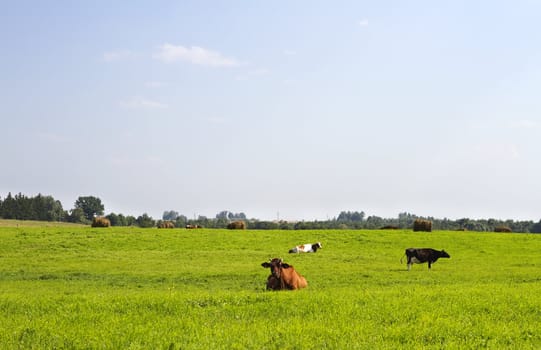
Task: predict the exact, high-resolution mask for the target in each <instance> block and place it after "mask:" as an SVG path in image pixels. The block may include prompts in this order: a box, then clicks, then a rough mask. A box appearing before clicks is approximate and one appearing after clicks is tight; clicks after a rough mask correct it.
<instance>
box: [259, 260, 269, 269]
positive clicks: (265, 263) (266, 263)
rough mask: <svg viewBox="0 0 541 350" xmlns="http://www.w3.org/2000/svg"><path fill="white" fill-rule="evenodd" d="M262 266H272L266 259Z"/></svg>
mask: <svg viewBox="0 0 541 350" xmlns="http://www.w3.org/2000/svg"><path fill="white" fill-rule="evenodd" d="M261 266H263V267H265V268H267V267H270V266H271V264H269V263H268V262H266V261H265V262H264V263H263V264H261Z"/></svg>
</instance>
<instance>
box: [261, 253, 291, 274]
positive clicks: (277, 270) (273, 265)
mask: <svg viewBox="0 0 541 350" xmlns="http://www.w3.org/2000/svg"><path fill="white" fill-rule="evenodd" d="M261 266H263V267H264V268H267V267H270V270H271V274H272V275H273V276H274V277H276V278H278V279H280V276H281V275H282V269H288V268H289V265H288V264H286V263H284V262H283V260H282V259H279V258H274V259H271V260H270V261H269V262H264V263H262V264H261Z"/></svg>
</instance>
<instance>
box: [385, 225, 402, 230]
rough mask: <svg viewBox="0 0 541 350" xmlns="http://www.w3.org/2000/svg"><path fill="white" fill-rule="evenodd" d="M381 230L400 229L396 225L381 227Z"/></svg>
mask: <svg viewBox="0 0 541 350" xmlns="http://www.w3.org/2000/svg"><path fill="white" fill-rule="evenodd" d="M381 229H382V230H398V229H400V227H398V226H396V225H387V226H383V227H382V228H381Z"/></svg>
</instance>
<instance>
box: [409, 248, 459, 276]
mask: <svg viewBox="0 0 541 350" xmlns="http://www.w3.org/2000/svg"><path fill="white" fill-rule="evenodd" d="M405 255H406V256H407V257H408V271H409V270H410V269H411V265H413V264H422V263H425V262H428V269H429V270H430V268H431V267H432V264H433V263H435V262H436V261H438V259H439V258H450V257H451V256H450V255H449V254H447V252H446V251H445V250H436V249H432V248H408V249H406V253H405ZM400 262H402V259H400Z"/></svg>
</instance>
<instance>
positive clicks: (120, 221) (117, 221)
mask: <svg viewBox="0 0 541 350" xmlns="http://www.w3.org/2000/svg"><path fill="white" fill-rule="evenodd" d="M105 217H106V218H107V219H108V220H109V221H110V222H111V226H129V225H128V223H127V220H126V217H125V216H124V215H122V214H118V215H117V214H115V213H111V214H109V215H107V216H105Z"/></svg>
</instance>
